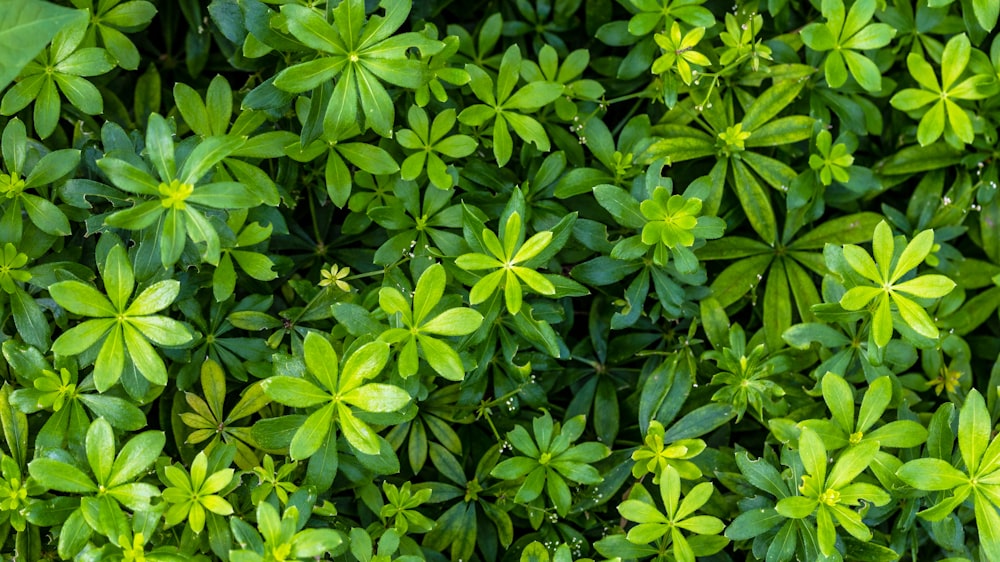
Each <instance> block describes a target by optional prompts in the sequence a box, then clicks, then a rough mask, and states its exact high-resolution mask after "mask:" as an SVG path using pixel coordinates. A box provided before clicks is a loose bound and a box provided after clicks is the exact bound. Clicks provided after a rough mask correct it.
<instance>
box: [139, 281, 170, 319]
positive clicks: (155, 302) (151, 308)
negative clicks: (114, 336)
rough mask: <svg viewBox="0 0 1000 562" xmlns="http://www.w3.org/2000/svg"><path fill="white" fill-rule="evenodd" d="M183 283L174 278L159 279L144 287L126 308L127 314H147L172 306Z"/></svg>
mask: <svg viewBox="0 0 1000 562" xmlns="http://www.w3.org/2000/svg"><path fill="white" fill-rule="evenodd" d="M180 290H181V284H180V283H179V282H178V281H176V280H174V279H167V280H164V281H157V282H156V283H153V284H152V285H150V286H149V287H146V288H145V289H143V291H142V292H141V293H139V296H137V297H136V298H135V300H133V301H132V304H131V305H129V307H128V309H126V311H125V314H126V315H127V316H131V317H135V316H147V315H150V314H153V313H154V312H159V311H161V310H163V309H164V308H167V307H168V306H170V305H171V304H172V303H173V302H174V300H175V299H177V295H178V294H180Z"/></svg>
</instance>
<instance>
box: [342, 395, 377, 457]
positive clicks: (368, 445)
mask: <svg viewBox="0 0 1000 562" xmlns="http://www.w3.org/2000/svg"><path fill="white" fill-rule="evenodd" d="M337 412H338V414H337V415H338V419H339V420H340V428H341V429H342V430H343V432H344V437H346V438H347V442H348V443H350V444H351V446H352V447H354V448H355V449H357V450H358V451H360V452H362V453H364V454H367V455H376V454H378V452H379V448H380V447H379V439H378V435H377V434H376V433H375V431H374V430H373V429H372V428H371V427H370V426H368V424H366V423H364V422H363V421H361V420H359V419H358V418H357V417H355V415H354V414H353V413H351V410H350V408H348V407H347V406H344V405H338V406H337Z"/></svg>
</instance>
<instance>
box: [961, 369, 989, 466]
mask: <svg viewBox="0 0 1000 562" xmlns="http://www.w3.org/2000/svg"><path fill="white" fill-rule="evenodd" d="M991 429H992V424H991V423H990V413H989V411H988V410H987V409H986V401H985V400H983V396H982V395H981V394H979V391H978V390H976V389H972V390H971V391H969V395H968V397H966V399H965V404H964V405H962V409H961V410H960V411H959V413H958V448H959V450H961V451H962V460H963V461H965V468H966V470H967V471H968V472H969V474H975V473H976V471H977V469H978V468H979V461H980V460H981V459H982V458H983V453H984V452H985V451H986V447H987V446H988V445H989V440H990V432H991Z"/></svg>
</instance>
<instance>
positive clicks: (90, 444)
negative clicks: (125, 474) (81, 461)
mask: <svg viewBox="0 0 1000 562" xmlns="http://www.w3.org/2000/svg"><path fill="white" fill-rule="evenodd" d="M84 445H85V448H86V451H87V462H88V463H89V464H90V470H91V471H92V472H93V473H94V476H95V477H96V478H97V482H98V483H99V484H100V485H102V486H105V485H107V484H108V481H109V479H110V478H111V467H112V464H113V463H114V460H115V436H114V433H113V432H112V430H111V424H109V423H108V422H107V421H106V420H104V419H102V418H98V419H96V420H94V421H93V423H91V424H90V429H88V430H87V437H86V439H85V441H84Z"/></svg>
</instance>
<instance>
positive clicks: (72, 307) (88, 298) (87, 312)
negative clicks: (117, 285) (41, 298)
mask: <svg viewBox="0 0 1000 562" xmlns="http://www.w3.org/2000/svg"><path fill="white" fill-rule="evenodd" d="M49 294H50V295H52V298H53V299H55V301H56V303H58V304H59V306H61V307H63V308H65V309H66V310H68V311H70V312H72V313H73V314H79V315H81V316H93V317H98V318H102V317H113V316H115V315H116V314H118V312H117V311H116V310H115V307H114V306H113V305H112V304H111V302H110V301H109V300H108V298H107V297H106V296H104V295H102V294H101V293H100V292H98V291H97V289H94V288H93V287H91V286H90V285H85V284H83V283H80V282H79V281H62V282H59V283H55V284H53V285H50V286H49Z"/></svg>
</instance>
